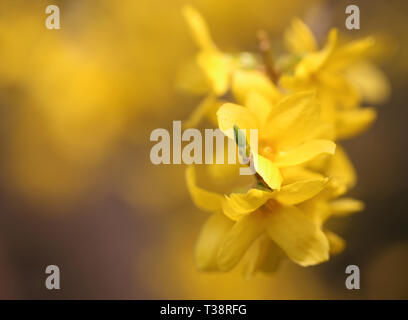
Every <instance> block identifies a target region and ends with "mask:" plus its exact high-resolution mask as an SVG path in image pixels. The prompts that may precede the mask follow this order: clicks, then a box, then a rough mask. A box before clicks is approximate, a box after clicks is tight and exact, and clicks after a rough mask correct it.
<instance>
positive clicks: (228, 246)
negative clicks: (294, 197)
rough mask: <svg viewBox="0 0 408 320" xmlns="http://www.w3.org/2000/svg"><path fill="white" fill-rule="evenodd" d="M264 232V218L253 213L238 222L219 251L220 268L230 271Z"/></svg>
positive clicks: (225, 238) (226, 236)
mask: <svg viewBox="0 0 408 320" xmlns="http://www.w3.org/2000/svg"><path fill="white" fill-rule="evenodd" d="M262 231H263V216H262V215H261V214H259V213H252V214H250V215H247V216H245V217H243V218H242V219H241V220H239V221H238V222H236V223H235V224H234V226H233V227H232V229H231V230H230V231H228V233H227V234H226V235H225V237H224V239H223V241H222V243H221V246H220V248H219V250H218V256H217V261H218V267H219V269H220V270H221V271H229V270H231V269H232V268H233V267H235V265H236V264H237V263H238V262H239V261H240V260H241V258H242V257H243V255H244V254H245V252H246V251H247V250H248V248H249V247H250V246H251V244H252V243H253V242H254V241H255V239H256V238H258V237H259V236H260V234H261V233H262Z"/></svg>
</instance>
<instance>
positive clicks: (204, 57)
mask: <svg viewBox="0 0 408 320" xmlns="http://www.w3.org/2000/svg"><path fill="white" fill-rule="evenodd" d="M197 63H198V65H199V66H200V67H201V68H202V70H203V72H204V74H205V75H206V76H207V78H208V80H209V82H210V86H211V87H212V89H213V91H214V93H215V94H216V95H217V96H222V95H224V94H225V93H226V92H227V90H228V88H229V84H230V81H231V72H232V70H233V69H234V60H233V59H232V57H230V56H228V55H225V54H222V53H218V52H211V51H203V52H201V53H199V54H198V55H197Z"/></svg>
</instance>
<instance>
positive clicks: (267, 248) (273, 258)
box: [243, 234, 282, 279]
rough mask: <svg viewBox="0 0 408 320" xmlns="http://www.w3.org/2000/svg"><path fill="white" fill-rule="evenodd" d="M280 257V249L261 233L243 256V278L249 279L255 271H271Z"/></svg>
mask: <svg viewBox="0 0 408 320" xmlns="http://www.w3.org/2000/svg"><path fill="white" fill-rule="evenodd" d="M281 258H282V251H281V250H280V249H279V248H278V247H277V246H276V245H275V244H274V243H273V242H272V241H271V240H270V239H269V237H268V236H267V235H266V234H262V235H261V236H260V237H259V238H258V239H256V240H255V241H254V243H253V244H252V245H251V247H250V248H249V250H248V251H247V253H246V254H245V256H244V258H243V262H244V269H243V274H244V277H245V279H251V278H252V277H253V276H254V275H255V273H256V272H257V271H263V272H273V271H275V270H276V269H277V267H278V264H279V262H280V261H281Z"/></svg>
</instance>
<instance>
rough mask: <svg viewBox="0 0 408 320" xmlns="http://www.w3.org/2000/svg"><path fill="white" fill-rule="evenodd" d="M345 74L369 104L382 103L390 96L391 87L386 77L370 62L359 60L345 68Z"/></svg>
mask: <svg viewBox="0 0 408 320" xmlns="http://www.w3.org/2000/svg"><path fill="white" fill-rule="evenodd" d="M346 76H347V79H348V81H350V83H352V84H353V85H354V86H356V87H357V90H358V91H359V92H360V94H361V96H362V98H363V100H364V101H365V102H367V103H369V104H380V103H383V102H385V101H386V100H387V99H388V97H389V96H390V91H391V88H390V85H389V82H388V80H387V77H386V76H385V75H384V73H383V72H382V71H381V70H380V69H379V68H377V67H376V66H375V65H374V64H372V63H369V62H367V61H361V62H359V63H356V64H353V65H352V66H351V67H350V68H348V69H347V71H346Z"/></svg>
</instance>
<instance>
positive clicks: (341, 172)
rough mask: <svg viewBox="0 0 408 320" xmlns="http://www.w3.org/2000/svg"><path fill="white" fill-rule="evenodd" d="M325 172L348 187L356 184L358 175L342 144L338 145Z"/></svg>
mask: <svg viewBox="0 0 408 320" xmlns="http://www.w3.org/2000/svg"><path fill="white" fill-rule="evenodd" d="M325 173H326V174H327V175H328V176H330V177H333V178H334V179H336V180H337V181H338V182H339V183H341V184H344V185H345V186H346V187H347V188H352V187H353V186H354V185H355V184H356V180H357V175H356V171H355V169H354V166H353V163H352V162H351V161H350V159H349V158H348V156H347V153H346V152H345V151H344V149H343V148H342V147H341V146H340V145H337V148H336V152H335V154H334V156H332V157H330V159H329V161H328V164H327V169H326V170H325Z"/></svg>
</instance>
